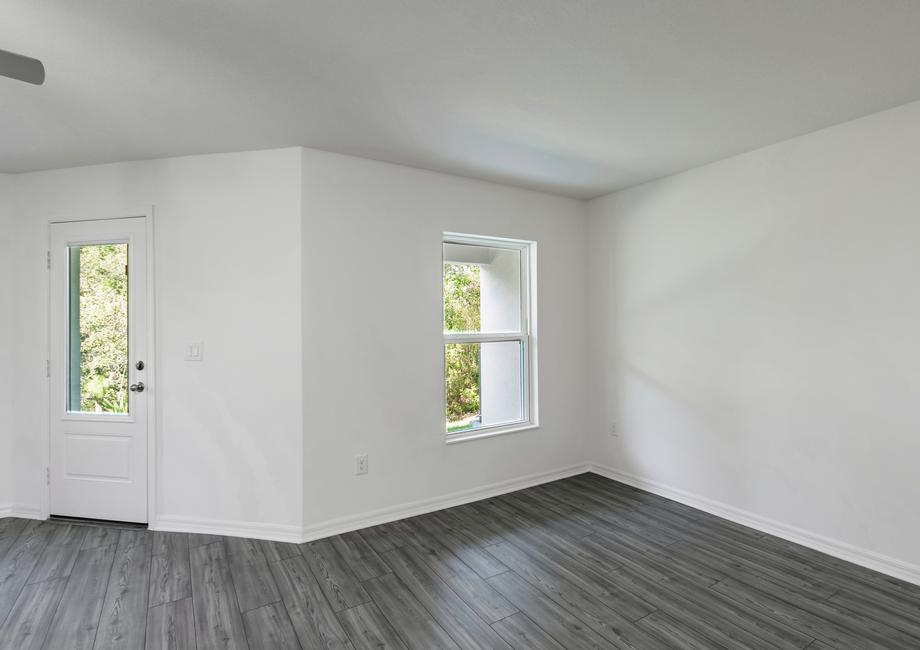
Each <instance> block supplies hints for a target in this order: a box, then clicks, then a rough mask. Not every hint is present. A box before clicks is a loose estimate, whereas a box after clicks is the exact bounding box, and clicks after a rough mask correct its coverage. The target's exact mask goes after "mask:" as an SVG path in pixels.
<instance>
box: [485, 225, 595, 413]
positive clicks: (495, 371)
mask: <svg viewBox="0 0 920 650" xmlns="http://www.w3.org/2000/svg"><path fill="white" fill-rule="evenodd" d="M580 219H583V217H581V218H580ZM481 269H482V270H481V272H480V274H479V282H480V296H479V304H480V312H481V316H480V327H481V329H482V331H483V332H514V331H516V330H520V329H521V253H520V251H510V250H504V251H503V250H496V251H495V253H494V256H493V257H492V261H491V262H490V263H489V264H483V265H482V267H481ZM479 352H480V359H479V369H480V372H479V383H480V393H481V395H480V400H481V402H480V404H481V414H482V424H483V426H488V425H490V424H501V423H504V422H514V421H515V420H519V419H520V418H521V413H522V412H523V402H524V399H523V391H522V390H521V345H520V344H519V343H518V342H516V341H504V342H496V343H484V344H482V346H481V347H480V351H479Z"/></svg>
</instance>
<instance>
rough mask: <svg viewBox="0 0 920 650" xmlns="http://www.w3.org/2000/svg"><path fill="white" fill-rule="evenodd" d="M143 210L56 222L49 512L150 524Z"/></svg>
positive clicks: (53, 240) (52, 247) (53, 227)
mask: <svg viewBox="0 0 920 650" xmlns="http://www.w3.org/2000/svg"><path fill="white" fill-rule="evenodd" d="M146 236H147V226H146V218H145V217H132V218H127V219H108V220H103V221H77V222H68V223H55V224H52V225H51V243H50V249H49V250H50V254H51V257H50V272H51V305H50V314H51V328H50V334H51V373H50V375H51V391H50V395H51V465H50V472H49V479H50V491H51V492H50V514H52V515H60V516H67V517H86V518H90V519H110V520H115V521H131V522H140V523H143V522H146V521H147V408H148V395H149V387H148V386H146V385H145V378H146V376H147V374H148V373H147V371H148V370H149V368H148V365H149V363H150V361H151V358H150V351H151V349H152V346H150V345H149V342H148V340H147V309H148V305H147V243H146Z"/></svg>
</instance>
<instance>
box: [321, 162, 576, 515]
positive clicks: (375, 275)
mask: <svg viewBox="0 0 920 650" xmlns="http://www.w3.org/2000/svg"><path fill="white" fill-rule="evenodd" d="M444 231H453V232H461V233H472V234H480V235H495V236H501V237H512V238H519V239H532V240H536V241H537V242H538V243H539V269H538V279H539V302H538V305H539V307H538V308H539V332H540V340H539V346H540V347H539V371H540V383H539V385H540V425H541V426H540V428H539V429H537V430H532V431H526V432H521V433H514V434H510V435H502V436H497V437H493V438H487V439H479V440H473V441H469V442H464V443H459V444H452V445H445V444H444V411H443V400H444V397H443V390H444V389H443V349H442V343H443V339H442V313H441V310H442V301H441V282H442V280H441V274H442V271H441V238H442V233H443V232H444ZM584 241H585V223H584V215H583V204H581V203H579V202H577V201H573V200H569V199H561V198H556V197H552V196H548V195H545V194H539V193H536V192H528V191H522V190H517V189H510V188H507V187H502V186H499V185H495V184H490V183H484V182H477V181H470V180H466V179H462V178H457V177H452V176H447V175H442V174H436V173H431V172H425V171H419V170H416V169H411V168H408V167H401V166H398V165H391V164H386V163H380V162H373V161H369V160H363V159H360V158H352V157H348V156H340V155H336V154H329V153H324V152H320V151H314V150H309V149H307V150H304V152H303V325H304V328H303V367H304V394H303V400H304V525H305V527H306V529H307V531H308V533H309V531H311V530H313V529H314V528H317V527H321V525H322V524H324V523H328V522H329V521H330V520H335V519H342V518H345V519H347V518H349V517H354V516H358V515H361V514H363V513H367V512H370V511H374V510H376V509H381V508H387V507H394V506H400V505H403V504H408V503H412V502H416V501H419V500H424V499H431V498H437V497H440V496H443V495H446V494H450V493H454V492H458V491H463V490H470V489H475V488H479V487H482V486H485V485H489V484H492V483H496V482H501V481H507V480H510V479H514V478H518V477H522V476H527V475H531V474H536V473H542V472H548V471H551V470H555V469H559V468H564V467H567V466H570V465H572V464H575V463H580V462H582V461H583V460H584V457H583V451H584V450H583V448H582V445H581V442H582V437H581V432H582V431H583V423H584V421H583V413H584V389H585V379H586V373H585V364H586V358H585V354H586V348H585V337H584V331H585V325H586V324H585V312H586V303H585V297H586V294H585V289H584V262H583V250H584ZM361 453H368V454H369V461H370V463H369V464H370V472H369V474H367V475H366V476H355V475H354V468H355V456H356V455H357V454H361Z"/></svg>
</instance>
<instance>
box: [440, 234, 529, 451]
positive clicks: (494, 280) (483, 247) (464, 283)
mask: <svg viewBox="0 0 920 650" xmlns="http://www.w3.org/2000/svg"><path fill="white" fill-rule="evenodd" d="M443 251H444V271H443V273H444V278H443V279H444V411H445V427H446V432H447V440H448V442H454V441H459V440H466V439H469V438H478V437H481V436H486V435H493V434H497V433H504V432H508V431H514V430H518V429H521V428H525V427H528V426H534V425H536V399H535V396H536V390H535V386H536V380H535V368H536V363H535V360H536V354H535V353H536V340H535V336H534V331H535V329H534V325H535V324H534V314H533V311H534V310H533V303H534V299H533V297H534V293H535V292H534V280H535V278H534V275H535V273H534V269H535V256H536V244H535V243H534V242H528V241H520V240H513V239H499V238H494V237H479V236H473V235H459V234H454V233H445V235H444V242H443Z"/></svg>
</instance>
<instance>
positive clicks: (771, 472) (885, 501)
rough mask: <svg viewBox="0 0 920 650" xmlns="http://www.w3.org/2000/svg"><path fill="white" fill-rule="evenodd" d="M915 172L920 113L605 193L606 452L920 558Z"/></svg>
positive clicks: (918, 192) (596, 412)
mask: <svg viewBox="0 0 920 650" xmlns="http://www.w3.org/2000/svg"><path fill="white" fill-rule="evenodd" d="M918 175H920V103H917V104H910V105H907V106H904V107H901V108H898V109H895V110H891V111H887V112H884V113H879V114H876V115H873V116H870V117H866V118H863V119H860V120H856V121H854V122H850V123H847V124H844V125H841V126H837V127H833V128H830V129H827V130H824V131H820V132H817V133H814V134H811V135H807V136H803V137H800V138H796V139H794V140H790V141H787V142H784V143H781V144H778V145H775V146H772V147H769V148H766V149H762V150H759V151H756V152H753V153H750V154H746V155H743V156H738V157H735V158H732V159H729V160H725V161H722V162H719V163H715V164H712V165H709V166H706V167H703V168H700V169H696V170H693V171H689V172H686V173H683V174H680V175H677V176H673V177H670V178H666V179H663V180H660V181H657V182H653V183H649V184H646V185H643V186H640V187H637V188H634V189H631V190H627V191H623V192H620V193H618V194H614V195H611V196H608V197H605V198H602V199H598V200H595V201H593V202H592V203H591V204H590V205H589V212H590V217H589V228H588V242H589V258H590V264H589V269H590V273H589V275H590V277H591V287H590V296H591V307H590V310H589V311H590V327H591V340H592V348H593V352H592V355H591V357H590V358H591V360H592V361H591V364H590V382H589V385H590V386H591V394H590V396H589V403H590V404H591V406H592V417H591V430H592V432H593V436H594V440H595V441H596V444H597V448H596V449H594V450H593V452H592V455H593V456H594V457H595V458H596V459H597V460H598V461H600V462H603V463H606V464H607V465H609V466H612V467H614V468H617V469H619V470H624V471H627V472H630V473H632V474H634V475H638V476H639V477H642V478H644V479H650V480H653V481H658V482H660V483H663V484H665V485H667V486H670V487H673V488H677V489H681V490H685V491H688V492H690V493H693V494H696V495H700V496H702V497H706V498H709V499H714V500H716V501H719V502H722V503H725V504H728V505H730V506H734V507H736V508H740V509H743V510H745V511H748V512H750V513H753V514H755V515H758V516H761V517H767V518H772V519H774V520H778V521H779V522H782V523H784V524H787V525H792V526H796V527H799V528H801V529H804V530H806V531H810V532H812V533H817V534H819V535H823V536H826V537H828V538H831V539H833V540H837V541H840V542H844V543H848V544H852V545H855V546H856V547H859V548H860V549H863V550H867V551H869V552H876V553H881V554H883V555H886V556H890V557H893V558H896V559H899V560H902V561H904V562H907V563H912V564H913V565H914V566H915V567H916V566H918V565H920V517H918V516H917V504H918V496H920V472H918V459H920V435H918V432H920V410H918V408H917V403H918V395H920V343H918V336H917V333H918V332H920V290H918V287H920V254H918V242H920V218H918V215H920V183H918ZM611 421H616V423H617V430H618V433H619V435H618V436H617V437H612V436H609V435H608V427H609V423H610V422H611ZM918 575H920V574H918Z"/></svg>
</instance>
